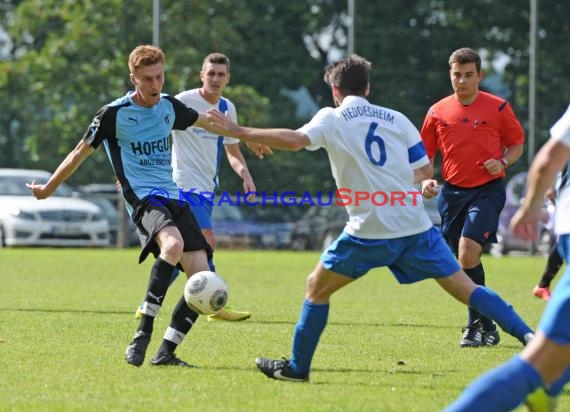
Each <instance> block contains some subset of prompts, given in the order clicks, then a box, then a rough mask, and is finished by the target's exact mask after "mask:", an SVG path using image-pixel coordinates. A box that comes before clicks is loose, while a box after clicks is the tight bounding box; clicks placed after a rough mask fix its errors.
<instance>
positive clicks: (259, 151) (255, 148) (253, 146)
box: [245, 142, 273, 159]
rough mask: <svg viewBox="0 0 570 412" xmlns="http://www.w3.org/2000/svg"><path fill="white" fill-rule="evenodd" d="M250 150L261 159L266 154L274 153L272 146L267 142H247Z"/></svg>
mask: <svg viewBox="0 0 570 412" xmlns="http://www.w3.org/2000/svg"><path fill="white" fill-rule="evenodd" d="M245 144H246V145H247V147H248V148H249V150H251V151H252V152H253V154H254V155H256V156H257V157H258V158H259V159H263V156H265V155H272V154H273V151H272V150H271V148H270V147H269V146H267V145H265V144H259V143H253V142H245Z"/></svg>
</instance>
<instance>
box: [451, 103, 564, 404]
mask: <svg viewBox="0 0 570 412" xmlns="http://www.w3.org/2000/svg"><path fill="white" fill-rule="evenodd" d="M569 161H570V106H569V107H568V109H567V110H566V112H565V113H564V115H563V116H562V117H561V118H560V119H559V120H558V121H557V122H556V124H554V126H552V128H551V129H550V139H549V140H548V142H546V144H545V145H544V146H543V147H542V148H541V149H540V151H539V152H538V154H537V155H536V157H535V158H534V160H533V162H532V165H531V167H530V171H529V174H528V178H527V181H528V189H527V192H526V196H525V199H524V202H523V204H522V206H521V208H520V209H519V210H518V211H517V213H516V214H515V215H514V216H513V219H512V220H511V225H510V226H511V230H512V231H513V233H514V234H515V235H517V236H519V237H520V238H522V239H528V240H530V239H536V237H537V233H536V227H537V223H538V221H539V220H540V219H541V214H542V213H541V209H542V204H543V201H544V195H545V193H546V191H547V190H548V189H549V188H550V187H552V185H553V183H554V180H555V178H556V174H557V173H558V172H559V171H561V170H562V169H563V168H564V167H565V166H567V164H568V162H569ZM569 215H570V182H569V181H568V178H567V177H566V178H563V182H561V185H560V188H559V193H558V199H557V203H556V223H555V226H556V233H557V234H558V236H559V237H558V250H559V251H560V254H561V255H562V257H563V259H564V260H565V261H566V263H568V262H569V259H570V218H569ZM569 380H570V266H568V265H567V266H566V270H565V271H564V274H563V275H562V278H561V279H560V281H559V282H558V284H557V285H556V288H555V289H554V292H553V293H552V296H551V298H550V300H549V301H548V304H547V305H546V309H545V310H544V313H543V314H542V318H541V320H540V323H539V325H538V330H537V332H536V336H535V338H534V339H532V340H531V342H530V344H529V345H528V346H526V347H525V348H524V350H523V351H522V353H521V354H520V355H517V356H515V357H513V358H512V359H511V360H509V361H508V362H506V363H504V364H503V365H501V366H499V367H498V368H496V369H494V370H492V371H491V372H489V373H487V374H485V375H483V376H482V377H481V378H479V379H478V380H476V381H475V382H474V383H472V384H471V385H470V386H469V387H468V388H467V389H466V390H465V391H464V392H463V393H462V394H461V396H460V397H459V399H457V400H456V401H455V402H454V403H453V404H452V405H451V406H449V407H448V408H447V409H446V411H447V412H475V411H495V412H502V411H511V410H513V409H515V408H516V407H518V406H519V405H520V404H521V403H523V402H525V403H526V404H527V406H528V408H529V410H531V411H533V412H539V411H545V412H546V411H553V410H554V409H555V399H556V396H558V395H559V394H560V393H561V392H562V389H563V388H564V385H565V384H566V383H567V382H568V381H569ZM525 399H526V400H525Z"/></svg>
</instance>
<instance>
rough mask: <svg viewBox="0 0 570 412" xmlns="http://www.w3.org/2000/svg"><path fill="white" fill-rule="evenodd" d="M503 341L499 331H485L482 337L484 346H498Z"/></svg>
mask: <svg viewBox="0 0 570 412" xmlns="http://www.w3.org/2000/svg"><path fill="white" fill-rule="evenodd" d="M500 341H501V336H500V335H499V331H498V330H484V331H483V335H482V337H481V345H482V346H497V345H498V344H499V342H500Z"/></svg>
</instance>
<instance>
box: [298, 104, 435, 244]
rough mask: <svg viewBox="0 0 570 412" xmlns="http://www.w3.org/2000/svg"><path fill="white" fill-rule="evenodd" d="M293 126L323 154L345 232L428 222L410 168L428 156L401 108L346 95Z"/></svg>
mask: <svg viewBox="0 0 570 412" xmlns="http://www.w3.org/2000/svg"><path fill="white" fill-rule="evenodd" d="M298 131H299V132H301V133H303V134H304V135H306V136H307V137H308V138H309V140H310V141H311V145H310V146H307V149H308V150H317V149H319V148H324V149H325V150H326V151H327V153H328V156H329V160H330V164H331V169H332V174H333V177H334V179H335V182H336V185H337V188H338V189H339V190H338V191H337V193H338V195H339V196H340V199H339V201H340V202H342V203H343V204H344V205H345V206H346V209H347V211H348V214H349V221H348V222H347V226H346V231H347V232H348V233H349V234H351V235H353V236H356V237H359V238H363V239H392V238H398V237H404V236H409V235H413V234H416V233H421V232H424V231H426V230H428V229H429V228H430V227H431V226H432V222H431V220H430V219H429V217H428V215H427V213H426V212H425V210H424V207H423V202H422V196H421V193H420V191H419V190H418V189H417V188H415V187H414V185H413V176H414V172H413V170H414V169H417V168H419V167H421V166H424V165H426V164H428V163H429V159H428V158H427V156H426V151H425V148H424V146H423V143H422V140H421V137H420V134H419V132H418V130H417V129H416V127H415V126H414V125H413V124H412V122H410V120H409V119H408V118H407V117H406V116H404V115H403V114H402V113H399V112H397V111H394V110H391V109H388V108H385V107H380V106H376V105H373V104H371V103H369V102H368V100H366V99H364V98H362V97H356V96H348V97H346V98H345V99H344V100H343V102H342V105H341V106H340V107H337V108H334V109H333V108H324V109H321V110H320V111H319V112H318V113H317V114H316V115H315V116H314V117H313V118H312V119H311V121H310V122H309V123H307V124H305V125H304V126H302V127H301V128H299V129H298Z"/></svg>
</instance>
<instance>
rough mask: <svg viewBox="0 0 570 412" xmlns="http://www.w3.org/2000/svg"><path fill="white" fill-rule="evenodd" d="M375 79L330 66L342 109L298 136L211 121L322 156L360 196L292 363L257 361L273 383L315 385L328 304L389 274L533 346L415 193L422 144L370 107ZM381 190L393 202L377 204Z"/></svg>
mask: <svg viewBox="0 0 570 412" xmlns="http://www.w3.org/2000/svg"><path fill="white" fill-rule="evenodd" d="M370 69H371V64H370V62H368V61H367V60H365V59H363V58H362V57H359V56H356V55H353V56H350V57H348V58H345V59H342V60H340V61H338V62H336V63H334V64H332V65H330V66H328V67H327V69H326V73H325V81H326V82H327V83H328V84H329V85H330V86H331V90H332V95H333V100H334V102H335V105H336V108H324V109H321V110H320V111H319V112H318V113H317V114H316V115H315V116H314V117H313V118H312V120H311V121H309V123H307V124H305V125H304V126H303V127H301V128H300V129H298V130H290V129H257V128H250V127H244V126H240V125H238V124H236V123H235V122H233V121H232V120H231V119H230V118H229V117H228V116H224V115H222V114H220V113H219V112H217V111H208V119H209V120H210V122H211V123H213V124H215V125H216V126H219V127H221V128H223V129H224V130H225V134H227V135H229V136H234V137H237V138H239V139H243V140H245V141H248V142H255V143H261V144H266V145H268V146H270V147H273V148H277V149H282V150H300V149H303V148H306V149H308V150H317V149H319V148H324V149H325V150H326V151H327V153H328V156H329V160H330V164H331V170H332V173H333V177H334V179H335V182H336V185H337V187H339V188H345V189H346V188H347V189H350V190H351V191H352V192H351V193H352V195H353V196H354V198H353V201H351V202H350V203H349V202H346V203H349V204H348V205H346V209H347V211H348V215H349V220H348V222H347V225H346V227H345V229H344V232H343V233H342V234H340V235H339V237H338V238H337V239H336V240H335V241H334V242H333V243H332V244H331V246H330V247H328V248H327V249H326V250H325V251H324V252H323V254H322V255H321V259H320V262H319V263H318V264H317V266H316V268H315V269H314V270H313V272H312V273H311V274H310V275H309V277H308V280H307V290H306V295H305V301H304V302H303V306H302V309H301V316H300V319H299V321H298V323H297V325H296V327H295V332H294V335H293V347H292V350H291V356H290V359H280V360H276V359H267V358H258V359H256V364H257V367H258V368H259V369H260V371H261V372H263V373H264V374H265V375H267V376H268V377H270V378H273V379H280V380H289V381H306V380H308V379H309V372H310V367H311V361H312V359H313V355H314V353H315V350H316V348H317V344H318V342H319V339H320V337H321V334H322V333H323V330H324V328H325V326H326V324H327V319H328V313H329V300H330V297H331V295H332V294H333V293H334V292H336V291H337V290H339V289H341V288H342V287H344V286H346V285H347V284H349V283H351V282H353V281H354V280H356V279H358V278H360V277H361V276H364V275H365V274H366V273H367V272H368V271H369V270H371V269H373V268H377V267H383V266H387V267H388V268H389V269H390V270H391V271H392V273H393V275H394V276H395V278H396V279H397V281H398V282H399V283H401V284H409V283H414V282H418V281H421V280H424V279H435V281H436V282H438V283H439V285H440V286H441V287H442V288H443V289H444V290H445V291H446V292H448V293H449V294H450V295H452V296H453V297H454V298H456V299H457V300H459V301H460V302H462V303H464V304H469V305H471V306H473V307H475V308H477V309H478V310H479V311H480V312H481V313H483V314H485V315H486V316H488V317H489V318H491V319H494V320H495V321H497V323H498V324H499V325H500V326H501V327H502V328H503V329H504V330H505V331H506V332H508V333H510V334H511V335H513V336H515V337H516V338H517V339H518V340H519V341H520V342H521V343H523V344H526V342H527V341H528V340H530V338H531V337H532V330H531V329H530V328H529V327H528V325H527V324H526V323H525V322H524V321H523V320H522V319H521V318H520V317H519V316H518V315H517V314H516V312H515V311H514V310H513V309H512V307H511V306H509V305H508V304H507V303H506V302H505V301H504V300H503V299H501V298H500V297H499V296H498V295H497V294H496V293H494V292H493V291H491V290H490V289H488V288H486V287H484V286H478V285H476V284H475V283H473V281H472V280H471V279H470V278H469V277H468V276H467V275H466V274H465V272H464V271H463V270H461V268H460V267H459V264H458V263H457V261H456V260H455V258H454V256H453V253H452V252H451V250H450V249H449V247H448V246H447V244H446V243H445V241H444V240H443V238H442V236H441V234H440V232H439V230H438V229H436V228H434V227H433V225H432V222H431V221H430V219H429V217H428V215H427V213H426V212H425V210H424V207H423V204H422V196H421V194H419V192H418V190H416V189H415V188H414V183H418V182H422V181H424V180H425V179H430V178H431V177H432V176H433V168H432V166H431V164H430V161H429V159H428V157H427V155H426V150H425V148H424V145H423V143H422V139H421V137H420V134H419V132H418V130H417V129H416V128H415V127H414V125H413V124H412V122H410V120H409V119H408V118H407V117H406V116H404V115H403V114H401V113H399V112H397V111H395V110H392V109H389V108H385V107H381V106H377V105H374V104H372V103H370V102H369V101H368V100H367V99H366V97H367V95H368V92H369V89H370V85H369V72H370ZM379 188H381V189H382V191H383V192H384V193H386V194H387V195H386V198H384V197H375V196H372V194H374V193H375V192H377V191H378V189H379ZM344 193H345V194H346V193H347V192H346V191H345V192H344ZM367 195H368V196H367ZM418 195H419V196H418ZM357 199H358V201H357Z"/></svg>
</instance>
